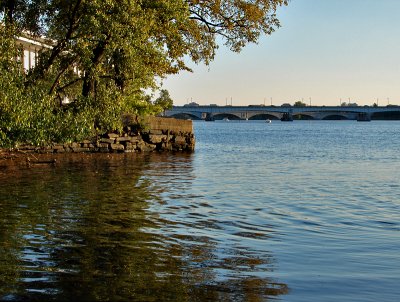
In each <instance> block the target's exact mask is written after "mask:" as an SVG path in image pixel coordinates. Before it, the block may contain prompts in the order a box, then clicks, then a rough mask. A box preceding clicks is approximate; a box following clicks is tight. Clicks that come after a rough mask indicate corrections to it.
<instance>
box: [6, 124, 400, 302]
mask: <svg viewBox="0 0 400 302" xmlns="http://www.w3.org/2000/svg"><path fill="white" fill-rule="evenodd" d="M194 129H195V135H196V151H195V152H194V153H192V154H135V155H132V154H127V155H124V154H122V155H119V154H114V155H108V154H107V155H84V156H73V155H61V156H59V157H57V163H56V164H40V165H34V166H31V167H18V168H15V167H8V166H0V301H71V300H76V301H80V300H87V301H96V300H97V301H106V300H109V301H270V300H275V301H307V302H310V301H316V302H317V301H381V302H382V301H397V299H398V298H399V297H400V287H399V282H400V181H399V176H400V139H399V138H400V123H399V122H396V121H373V122H368V123H365V122H355V121H295V122H280V121H273V122H272V123H271V124H267V123H263V122H253V121H251V122H250V121H249V122H245V121H242V122H222V121H221V122H195V123H194Z"/></svg>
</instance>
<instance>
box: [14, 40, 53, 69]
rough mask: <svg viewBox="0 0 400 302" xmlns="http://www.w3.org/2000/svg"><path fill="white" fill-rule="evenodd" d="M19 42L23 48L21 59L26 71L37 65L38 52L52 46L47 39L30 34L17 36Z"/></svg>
mask: <svg viewBox="0 0 400 302" xmlns="http://www.w3.org/2000/svg"><path fill="white" fill-rule="evenodd" d="M17 43H18V44H20V45H21V46H22V49H23V57H22V58H21V61H22V62H23V66H24V70H26V71H27V70H29V69H31V68H33V67H34V66H35V65H36V63H37V58H38V54H39V52H40V51H41V50H42V49H44V48H47V49H51V48H52V47H51V46H50V45H49V44H48V41H46V40H45V39H43V38H39V37H35V38H33V37H30V36H29V35H23V36H19V37H17Z"/></svg>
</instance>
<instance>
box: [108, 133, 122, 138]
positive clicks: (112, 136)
mask: <svg viewBox="0 0 400 302" xmlns="http://www.w3.org/2000/svg"><path fill="white" fill-rule="evenodd" d="M107 137H108V138H111V139H115V138H117V137H119V135H118V134H116V133H107Z"/></svg>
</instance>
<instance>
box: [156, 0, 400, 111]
mask: <svg viewBox="0 0 400 302" xmlns="http://www.w3.org/2000/svg"><path fill="white" fill-rule="evenodd" d="M399 15H400V0H292V1H291V2H290V3H289V6H287V7H284V8H281V9H280V10H279V11H278V16H279V19H280V21H281V24H282V27H281V28H279V29H278V30H277V31H276V32H275V33H273V34H272V35H271V36H268V37H262V38H261V39H260V41H259V43H258V44H252V45H248V46H247V47H246V48H245V49H243V50H242V52H241V53H239V54H236V53H232V52H230V51H229V50H227V49H226V48H225V47H223V46H222V45H221V47H220V49H219V50H218V52H217V56H216V58H215V60H214V61H213V62H212V63H211V64H210V65H209V66H205V65H195V64H189V65H190V67H192V68H193V70H194V72H193V73H189V72H181V73H180V74H178V75H174V76H171V77H169V78H168V79H166V80H165V81H164V86H163V88H166V89H168V90H169V92H170V94H171V96H172V98H173V99H174V104H175V105H183V104H185V103H187V102H190V101H191V100H192V101H195V102H197V103H199V104H202V105H207V104H219V105H225V104H226V102H228V103H229V104H230V103H231V99H232V104H233V105H249V104H263V103H264V101H265V103H266V104H270V103H271V99H272V103H273V104H274V105H280V104H282V103H294V102H295V101H298V100H302V99H303V101H304V102H306V103H310V99H311V104H312V105H338V104H339V103H340V100H342V102H349V100H350V102H352V103H354V102H355V103H358V104H359V105H372V104H373V103H374V102H376V101H377V99H378V102H379V105H387V104H388V102H390V103H391V104H397V105H400V17H399Z"/></svg>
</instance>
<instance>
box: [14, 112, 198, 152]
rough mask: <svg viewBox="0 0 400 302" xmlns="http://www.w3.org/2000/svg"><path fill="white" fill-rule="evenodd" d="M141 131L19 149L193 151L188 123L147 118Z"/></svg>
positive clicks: (133, 128) (129, 129)
mask: <svg viewBox="0 0 400 302" xmlns="http://www.w3.org/2000/svg"><path fill="white" fill-rule="evenodd" d="M141 124H142V125H143V128H144V130H140V131H139V130H137V126H132V125H131V126H129V125H127V126H125V127H124V130H123V132H122V133H116V132H113V133H106V134H104V135H101V136H99V137H96V138H93V139H89V140H84V141H82V142H74V143H69V144H52V145H50V146H46V147H36V146H30V145H23V146H19V147H18V151H22V152H24V153H66V152H74V153H81V152H91V153H95V152H101V153H119V152H121V153H122V152H152V151H160V152H161V151H189V152H190V151H193V150H194V146H195V139H194V134H193V125H192V121H189V120H177V119H173V118H160V117H148V118H145V119H143V120H142V121H141Z"/></svg>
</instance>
